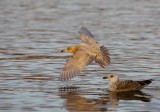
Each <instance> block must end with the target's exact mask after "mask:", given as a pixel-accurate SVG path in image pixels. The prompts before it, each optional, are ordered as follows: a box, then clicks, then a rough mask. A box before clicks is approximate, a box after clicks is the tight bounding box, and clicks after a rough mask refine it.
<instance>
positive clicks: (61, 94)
mask: <svg viewBox="0 0 160 112" xmlns="http://www.w3.org/2000/svg"><path fill="white" fill-rule="evenodd" d="M159 13H160V1H159V0H121V1H119V0H112V1H111V0H101V1H99V0H94V1H93V0H92V1H91V0H85V1H80V0H73V1H71V0H68V1H61V0H38V1H35V0H0V24H1V25H0V110H1V111H3V112H5V111H7V112H8V111H12V112H14V111H15V112H18V111H26V112H29V111H33V112H35V111H37V112H40V111H42V112H50V111H55V112H59V111H64V112H68V111H78V110H79V111H80V110H84V111H85V110H86V111H107V110H109V111H157V110H160V107H159V105H160V87H159V80H160V78H159V70H160V66H159V65H160V60H159V56H160V44H159V43H160V38H159V35H160V27H159V26H160V22H159V18H160V14H159ZM82 25H83V26H85V27H86V28H88V29H89V30H91V32H93V34H94V35H95V37H96V40H97V41H98V42H99V43H100V44H101V45H105V46H106V47H107V48H108V49H109V50H110V54H111V65H110V66H109V67H107V68H106V70H104V69H102V68H97V65H96V64H95V63H93V64H92V65H90V66H88V67H87V68H86V69H85V70H84V72H82V73H81V74H80V75H79V76H78V77H76V78H74V79H72V80H71V81H68V82H65V83H64V82H59V81H57V79H58V77H59V74H60V71H61V69H62V67H63V65H64V63H65V62H66V59H68V57H69V56H70V54H67V53H66V54H65V53H61V52H60V51H61V50H62V49H63V48H66V47H67V46H70V45H75V44H77V43H78V42H79V41H80V40H79V38H78V33H77V31H78V30H79V29H80V28H81V26H82ZM108 73H115V74H121V77H122V79H133V80H141V79H151V78H155V79H156V80H155V81H153V83H152V84H151V85H149V86H148V87H147V88H144V89H143V90H142V92H138V93H135V94H134V93H133V94H131V93H125V94H124V93H123V94H120V93H110V92H106V91H103V89H104V88H105V89H106V88H107V85H106V83H107V82H106V81H105V80H103V79H102V77H103V76H104V75H106V74H108ZM66 85H71V86H72V88H61V90H59V88H60V87H68V86H66Z"/></svg>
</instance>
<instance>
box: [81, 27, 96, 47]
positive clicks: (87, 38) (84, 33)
mask: <svg viewBox="0 0 160 112" xmlns="http://www.w3.org/2000/svg"><path fill="white" fill-rule="evenodd" d="M78 33H79V34H80V39H81V41H82V42H83V43H86V44H97V41H96V40H95V39H94V36H93V35H92V33H91V32H90V31H89V30H88V29H86V28H85V27H83V26H82V28H81V29H80V30H79V31H78Z"/></svg>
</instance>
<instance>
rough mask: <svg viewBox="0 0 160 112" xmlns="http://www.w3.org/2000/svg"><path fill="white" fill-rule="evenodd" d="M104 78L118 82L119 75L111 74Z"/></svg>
mask: <svg viewBox="0 0 160 112" xmlns="http://www.w3.org/2000/svg"><path fill="white" fill-rule="evenodd" d="M103 79H108V80H110V81H111V82H117V81H118V80H119V76H118V75H116V74H109V75H107V76H104V77H103Z"/></svg>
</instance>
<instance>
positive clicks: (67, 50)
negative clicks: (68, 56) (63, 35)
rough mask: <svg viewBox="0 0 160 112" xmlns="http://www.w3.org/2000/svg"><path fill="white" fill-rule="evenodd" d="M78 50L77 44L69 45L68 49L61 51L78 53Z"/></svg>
mask: <svg viewBox="0 0 160 112" xmlns="http://www.w3.org/2000/svg"><path fill="white" fill-rule="evenodd" d="M77 51H78V47H77V46H69V47H67V48H66V49H63V50H61V52H69V53H73V54H74V53H76V52H77Z"/></svg>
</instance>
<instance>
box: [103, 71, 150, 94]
mask: <svg viewBox="0 0 160 112" xmlns="http://www.w3.org/2000/svg"><path fill="white" fill-rule="evenodd" d="M103 79H109V84H108V90H109V91H114V92H124V91H136V90H140V89H142V88H144V87H145V86H147V85H149V84H150V83H151V82H152V81H153V79H149V80H142V81H132V80H125V81H120V80H119V77H118V75H114V74H111V75H108V76H105V77H103Z"/></svg>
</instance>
